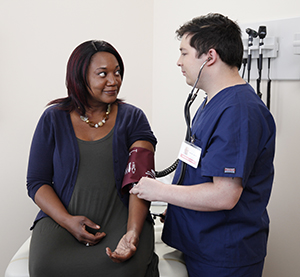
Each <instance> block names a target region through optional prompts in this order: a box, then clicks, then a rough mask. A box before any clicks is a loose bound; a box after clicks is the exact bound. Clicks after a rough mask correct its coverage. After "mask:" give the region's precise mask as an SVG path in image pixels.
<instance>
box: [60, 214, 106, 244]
mask: <svg viewBox="0 0 300 277" xmlns="http://www.w3.org/2000/svg"><path fill="white" fill-rule="evenodd" d="M63 225H64V226H63V227H64V228H65V229H66V230H68V231H69V232H70V233H71V234H72V235H73V236H74V237H75V238H76V239H77V240H78V241H79V242H81V243H83V244H85V245H87V244H88V245H89V246H93V245H95V244H97V243H98V242H100V241H101V240H102V239H103V238H104V237H105V236H106V234H105V233H104V232H96V233H95V234H92V233H90V232H88V231H87V230H86V227H89V228H92V229H94V230H100V226H99V225H97V224H96V223H94V222H93V221H91V220H90V219H88V218H87V217H85V216H70V217H68V219H67V220H65V222H64V224H63Z"/></svg>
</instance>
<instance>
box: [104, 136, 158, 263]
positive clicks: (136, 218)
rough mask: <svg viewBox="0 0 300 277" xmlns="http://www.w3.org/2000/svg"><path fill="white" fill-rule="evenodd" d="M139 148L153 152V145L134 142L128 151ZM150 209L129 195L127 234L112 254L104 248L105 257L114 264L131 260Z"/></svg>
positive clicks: (145, 203)
mask: <svg viewBox="0 0 300 277" xmlns="http://www.w3.org/2000/svg"><path fill="white" fill-rule="evenodd" d="M134 147H141V148H145V149H148V150H150V151H152V152H154V147H153V145H152V144H151V143H150V142H148V141H142V140H139V141H136V142H134V143H133V144H132V146H131V147H130V149H132V148H134ZM149 207H150V202H148V201H146V200H143V199H140V198H138V197H137V196H136V195H133V194H130V196H129V207H128V222H127V232H126V234H125V235H124V236H123V237H122V238H121V240H120V241H119V243H118V246H117V248H116V249H115V251H114V252H112V251H111V249H110V248H108V247H107V248H106V253H107V255H108V256H109V257H110V258H111V259H112V260H113V261H114V262H116V263H121V262H124V261H126V260H128V259H129V258H131V257H132V256H133V255H134V253H135V252H136V250H137V246H138V243H139V237H140V234H141V232H142V229H143V226H144V222H145V219H146V217H147V214H148V211H149Z"/></svg>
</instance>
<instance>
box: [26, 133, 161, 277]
mask: <svg viewBox="0 0 300 277" xmlns="http://www.w3.org/2000/svg"><path fill="white" fill-rule="evenodd" d="M112 138H113V130H112V131H111V132H110V133H109V134H108V135H107V136H106V137H104V138H103V139H100V140H98V141H82V140H80V139H78V145H79V151H80V164H79V171H78V176H77V181H76V185H75V189H74V192H73V194H72V198H71V201H70V204H69V206H68V211H69V213H70V214H72V215H84V216H86V217H87V218H89V219H90V220H92V221H93V222H95V223H96V224H98V225H100V226H101V229H100V231H102V232H105V233H106V237H105V238H104V239H102V240H101V241H100V242H99V243H98V244H97V245H95V246H91V247H86V246H85V245H84V244H83V243H79V242H78V241H77V240H76V239H75V238H74V237H73V236H72V235H71V234H70V233H69V232H68V231H66V230H65V229H64V228H62V227H60V226H59V225H58V224H57V223H56V222H54V221H53V220H52V219H51V218H49V217H46V218H43V219H41V220H40V221H38V222H37V224H36V226H35V228H34V229H33V233H32V239H31V245H30V258H29V272H30V276H31V277H48V276H49V277H54V276H55V277H59V276H64V277H68V276H70V277H76V276H78V277H83V276H88V277H93V276H95V277H100V276H124V277H126V276H128V277H133V276H134V277H139V276H141V277H142V276H157V274H158V273H157V257H156V255H155V254H154V253H153V250H154V235H153V226H152V224H151V223H150V222H148V221H146V222H145V224H144V228H143V231H142V234H141V236H140V241H139V246H138V250H137V252H136V253H135V255H134V256H133V257H132V258H130V259H129V260H127V261H125V262H123V263H114V262H112V261H111V259H110V258H109V257H108V256H107V255H106V252H105V248H106V247H110V248H111V249H112V251H114V249H115V248H116V246H117V244H118V242H119V240H120V239H121V237H122V236H123V235H124V234H125V233H126V226H127V216H128V211H127V208H126V207H125V206H124V204H123V203H122V202H121V200H120V198H119V197H118V195H117V190H116V187H115V182H114V172H113V154H112ZM89 231H90V232H93V230H89Z"/></svg>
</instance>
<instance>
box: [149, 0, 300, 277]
mask: <svg viewBox="0 0 300 277" xmlns="http://www.w3.org/2000/svg"><path fill="white" fill-rule="evenodd" d="M299 9H300V2H299V1H294V0H287V1H282V2H276V3H275V2H274V1H271V0H263V1H257V0H255V1H250V2H249V1H238V0H234V1H224V0H211V1H199V0H186V1H181V0H165V1H161V0H156V1H154V39H153V41H154V44H153V51H154V52H153V113H152V123H153V128H154V130H155V133H156V135H157V137H158V139H159V144H158V147H157V152H156V159H157V162H156V164H157V169H159V170H160V169H163V168H165V167H166V166H168V165H169V164H171V163H172V162H173V161H174V160H175V159H176V158H177V155H178V151H179V147H180V144H181V142H182V140H183V138H184V136H185V130H186V127H185V122H184V119H183V105H184V103H185V100H186V97H187V95H188V93H189V92H190V89H191V88H190V87H189V86H187V85H186V84H185V78H184V77H183V76H182V74H181V72H180V69H179V68H178V67H177V66H176V61H177V59H178V57H179V41H177V39H176V38H175V30H176V29H177V28H178V27H179V26H180V25H181V24H183V23H184V22H186V21H187V20H189V19H191V18H192V17H195V16H198V15H201V14H207V13H209V12H218V13H222V14H224V15H227V16H229V17H230V18H231V19H233V20H236V21H238V23H240V24H244V23H251V22H256V21H258V22H261V21H268V20H276V19H284V18H292V17H299V16H300V13H299ZM249 27H250V26H249ZM299 32H300V26H299ZM299 66H300V64H299ZM271 72H272V71H271ZM251 84H252V83H251ZM252 85H253V86H254V87H255V83H253V84H252ZM262 92H263V93H264V92H266V83H265V82H262ZM202 96H203V95H199V96H198V98H197V99H196V100H195V103H194V104H193V106H192V108H193V109H195V108H196V107H197V106H198V105H199V104H200V103H201V102H202V100H203V97H202ZM264 97H265V95H264ZM299 103H300V81H289V82H288V81H284V82H283V81H273V82H272V98H271V111H272V113H273V115H274V117H275V120H276V123H277V150H276V158H275V170H276V176H275V182H274V187H273V193H272V196H271V200H270V204H269V214H270V218H271V230H270V237H269V246H268V256H267V259H266V264H265V270H264V275H263V276H264V277H282V276H288V277H297V276H299V272H300V263H299V256H300V236H299V233H300V220H299V218H300V217H299V214H298V212H299V208H300V204H299V200H298V199H299V195H300V187H299V181H298V179H299V178H298V170H299V169H298V168H299V165H300V146H299V141H300V128H299V120H300V109H299Z"/></svg>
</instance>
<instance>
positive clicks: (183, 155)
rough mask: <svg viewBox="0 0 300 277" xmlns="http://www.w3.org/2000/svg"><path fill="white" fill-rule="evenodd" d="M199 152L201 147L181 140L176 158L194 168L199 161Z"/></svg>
mask: <svg viewBox="0 0 300 277" xmlns="http://www.w3.org/2000/svg"><path fill="white" fill-rule="evenodd" d="M201 152H202V149H201V148H200V147H198V146H197V145H195V144H193V143H191V142H188V141H183V142H182V144H181V148H180V152H179V155H178V159H179V160H181V161H183V162H185V163H186V164H188V165H190V166H192V167H194V168H197V167H198V164H199V161H200V157H201Z"/></svg>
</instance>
